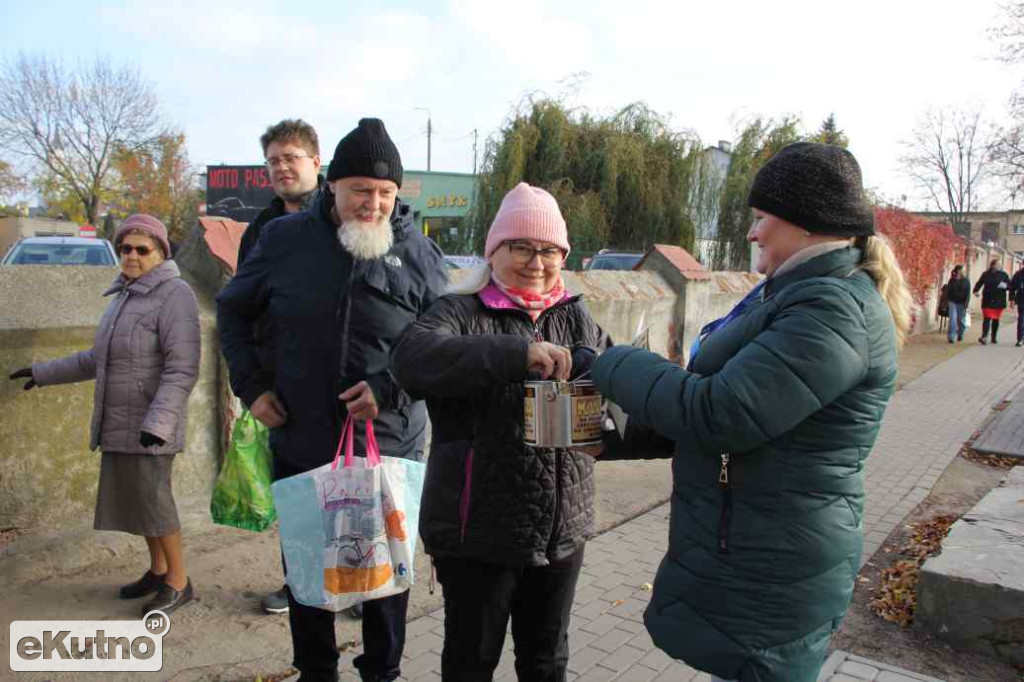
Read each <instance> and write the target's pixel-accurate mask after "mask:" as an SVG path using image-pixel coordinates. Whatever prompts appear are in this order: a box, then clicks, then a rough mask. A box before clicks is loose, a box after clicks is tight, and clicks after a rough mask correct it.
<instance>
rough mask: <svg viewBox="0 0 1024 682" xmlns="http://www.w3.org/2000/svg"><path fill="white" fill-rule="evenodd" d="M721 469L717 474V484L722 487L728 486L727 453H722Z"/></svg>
mask: <svg viewBox="0 0 1024 682" xmlns="http://www.w3.org/2000/svg"><path fill="white" fill-rule="evenodd" d="M721 457H722V469H721V470H720V471H719V472H718V482H719V483H721V484H722V485H729V453H728V452H723V453H722V455H721Z"/></svg>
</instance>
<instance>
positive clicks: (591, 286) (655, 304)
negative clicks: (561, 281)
mask: <svg viewBox="0 0 1024 682" xmlns="http://www.w3.org/2000/svg"><path fill="white" fill-rule="evenodd" d="M565 285H566V287H567V288H568V289H569V291H572V292H573V293H578V294H583V296H584V300H585V301H586V304H587V308H588V309H589V310H590V314H591V315H593V317H594V319H595V320H596V321H597V323H598V324H600V325H601V327H602V328H603V329H604V330H605V331H606V332H608V333H609V334H610V335H611V337H612V339H613V340H614V341H615V342H616V343H630V342H631V341H632V340H633V338H634V337H635V336H636V334H637V332H638V331H641V330H642V329H643V328H647V329H649V331H650V343H651V350H653V351H654V352H656V353H661V354H662V355H668V349H669V337H670V332H671V330H672V328H673V322H674V320H673V313H674V310H675V298H676V297H675V294H674V293H673V292H672V290H671V289H670V288H669V287H668V285H667V284H666V283H665V280H664V279H662V278H661V277H660V276H658V275H657V274H655V273H652V272H614V271H609V270H591V271H588V272H567V273H565Z"/></svg>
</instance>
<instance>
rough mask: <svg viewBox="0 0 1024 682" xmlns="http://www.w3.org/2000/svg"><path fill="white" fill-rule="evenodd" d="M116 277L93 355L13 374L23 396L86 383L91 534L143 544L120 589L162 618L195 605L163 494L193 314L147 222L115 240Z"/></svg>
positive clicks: (157, 230)
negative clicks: (92, 483)
mask: <svg viewBox="0 0 1024 682" xmlns="http://www.w3.org/2000/svg"><path fill="white" fill-rule="evenodd" d="M114 247H115V248H116V249H117V252H118V254H119V255H120V266H121V274H120V275H118V277H117V279H116V280H114V284H113V286H111V287H110V289H108V290H107V291H106V293H105V294H104V295H105V296H111V295H113V296H114V299H113V300H112V301H111V302H110V305H109V306H107V310H106V312H105V313H104V314H103V317H102V318H101V319H100V321H99V325H98V327H97V329H96V338H95V340H94V342H93V346H92V348H90V349H89V350H84V351H81V352H79V353H76V354H75V355H70V356H68V357H65V358H60V359H57V360H50V361H48V362H36V363H34V364H33V365H32V367H31V368H26V369H21V370H18V371H17V372H15V373H14V374H12V375H11V378H12V379H16V378H27V379H28V382H27V383H26V384H25V389H26V390H27V389H30V388H32V387H34V386H52V385H55V384H70V383H75V382H79V381H89V380H92V379H94V380H95V381H96V386H95V390H94V398H93V413H92V428H91V435H90V440H89V448H90V449H92V450H95V449H97V448H99V449H100V450H101V451H102V456H101V463H100V480H99V490H98V492H97V496H96V512H95V516H94V521H93V527H94V528H95V529H96V530H115V531H122V532H125V533H131V534H133V535H141V536H143V537H145V539H146V546H147V547H148V549H149V570H147V571H146V572H145V574H144V575H143V576H142V577H141V578H140V579H139V580H137V581H135V582H133V583H129V584H128V585H125V586H124V587H122V588H121V590H120V597H121V598H122V599H137V598H141V597H145V596H148V595H150V594H154V593H155V596H154V597H153V598H152V599H150V600H149V601H147V602H146V603H145V604H144V605H143V606H142V608H141V611H140V615H145V614H147V613H149V612H150V611H153V610H160V611H163V612H164V613H171V612H172V611H174V610H175V609H177V608H180V607H181V606H184V605H185V604H188V603H189V602H191V601H192V600H193V599H194V598H195V591H194V589H193V587H192V581H191V579H190V578H189V576H188V572H187V571H186V570H185V560H184V556H183V551H182V535H181V523H180V521H179V519H178V511H177V507H176V506H175V504H174V497H173V495H172V492H171V470H172V465H173V463H174V457H175V455H176V454H177V453H179V452H181V451H182V450H183V449H184V447H185V424H186V411H187V407H188V396H189V394H190V393H191V392H192V388H193V387H194V386H195V384H196V380H197V379H198V378H199V354H200V333H199V309H198V306H197V304H196V297H195V294H194V293H193V292H192V289H191V288H189V286H188V284H186V283H185V280H183V279H182V278H181V273H180V272H179V270H178V266H177V264H175V262H174V261H173V260H170V256H171V249H170V244H169V242H168V240H167V230H166V229H165V228H164V225H163V223H161V222H160V221H159V220H158V219H156V218H154V217H153V216H149V215H144V214H137V215H132V216H128V218H126V219H125V221H124V222H123V223H122V224H121V226H120V227H119V228H118V229H117V232H116V233H115V235H114Z"/></svg>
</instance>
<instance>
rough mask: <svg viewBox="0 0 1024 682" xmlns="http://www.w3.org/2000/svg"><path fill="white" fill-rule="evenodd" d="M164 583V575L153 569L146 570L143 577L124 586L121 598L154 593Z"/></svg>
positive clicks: (133, 597) (136, 597)
mask: <svg viewBox="0 0 1024 682" xmlns="http://www.w3.org/2000/svg"><path fill="white" fill-rule="evenodd" d="M163 583H164V577H163V576H162V575H157V574H156V573H154V572H153V571H146V573H145V575H143V576H142V577H141V578H139V579H138V580H136V581H135V582H133V583H128V584H127V585H125V586H124V587H122V588H121V592H120V595H119V596H120V597H121V599H138V598H139V597H145V596H146V595H147V594H153V593H154V592H156V591H157V590H158V589H160V586H161V585H163Z"/></svg>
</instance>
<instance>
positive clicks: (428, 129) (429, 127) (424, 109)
mask: <svg viewBox="0 0 1024 682" xmlns="http://www.w3.org/2000/svg"><path fill="white" fill-rule="evenodd" d="M413 109H415V110H416V111H425V112H427V172H428V173H429V172H430V138H431V136H432V135H433V133H434V127H433V125H431V122H430V109H428V108H427V107H413Z"/></svg>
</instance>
